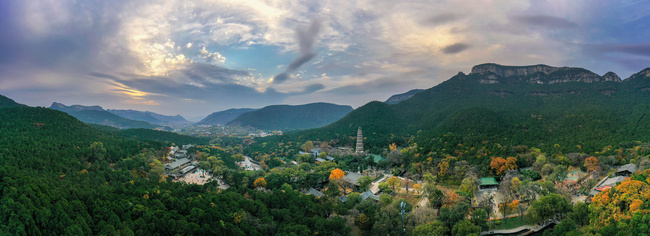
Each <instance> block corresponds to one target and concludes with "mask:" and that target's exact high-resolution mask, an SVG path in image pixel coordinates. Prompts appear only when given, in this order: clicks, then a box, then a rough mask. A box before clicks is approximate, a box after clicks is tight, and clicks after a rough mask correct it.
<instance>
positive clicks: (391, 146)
mask: <svg viewBox="0 0 650 236" xmlns="http://www.w3.org/2000/svg"><path fill="white" fill-rule="evenodd" d="M388 148H389V149H390V150H391V151H393V150H395V149H397V144H395V143H392V144H391V145H388Z"/></svg>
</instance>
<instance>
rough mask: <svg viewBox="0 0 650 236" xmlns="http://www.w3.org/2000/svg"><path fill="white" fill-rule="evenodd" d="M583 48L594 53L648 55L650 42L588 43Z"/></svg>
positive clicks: (649, 53)
mask: <svg viewBox="0 0 650 236" xmlns="http://www.w3.org/2000/svg"><path fill="white" fill-rule="evenodd" d="M585 49H587V50H588V51H592V52H596V53H623V54H630V55H636V56H646V57H650V43H642V44H604V45H589V46H585Z"/></svg>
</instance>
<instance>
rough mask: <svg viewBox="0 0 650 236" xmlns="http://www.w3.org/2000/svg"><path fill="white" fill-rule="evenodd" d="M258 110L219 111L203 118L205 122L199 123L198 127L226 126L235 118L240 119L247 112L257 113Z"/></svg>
mask: <svg viewBox="0 0 650 236" xmlns="http://www.w3.org/2000/svg"><path fill="white" fill-rule="evenodd" d="M256 110H258V109H252V108H236V109H228V110H225V111H218V112H215V113H212V114H210V115H208V116H207V117H205V118H203V120H201V121H199V122H197V123H196V124H197V125H216V124H221V125H225V124H228V122H231V121H232V120H234V119H235V118H237V117H239V116H240V115H241V114H244V113H246V112H251V111H256Z"/></svg>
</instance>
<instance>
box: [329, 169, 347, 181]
mask: <svg viewBox="0 0 650 236" xmlns="http://www.w3.org/2000/svg"><path fill="white" fill-rule="evenodd" d="M343 176H345V172H343V171H342V170H341V169H338V168H337V169H334V170H332V172H330V179H331V180H337V179H341V178H343Z"/></svg>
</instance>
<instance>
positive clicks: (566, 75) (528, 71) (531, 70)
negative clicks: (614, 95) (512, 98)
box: [470, 63, 621, 84]
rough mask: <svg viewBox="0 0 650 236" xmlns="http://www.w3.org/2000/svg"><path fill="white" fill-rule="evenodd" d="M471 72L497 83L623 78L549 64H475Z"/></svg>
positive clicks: (491, 82) (482, 78)
mask: <svg viewBox="0 0 650 236" xmlns="http://www.w3.org/2000/svg"><path fill="white" fill-rule="evenodd" d="M470 74H474V75H483V76H481V78H480V79H479V81H478V82H479V83H481V84H495V83H501V82H505V80H503V79H507V81H513V80H514V81H524V82H528V83H534V84H557V83H567V82H582V83H598V82H606V81H612V82H621V78H619V77H618V75H616V74H614V73H613V72H608V73H607V74H605V75H603V76H599V75H598V74H596V73H594V72H591V71H589V70H586V69H583V68H575V67H552V66H547V65H532V66H503V65H498V64H494V63H488V64H481V65H477V66H474V67H473V68H472V72H471V73H470Z"/></svg>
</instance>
